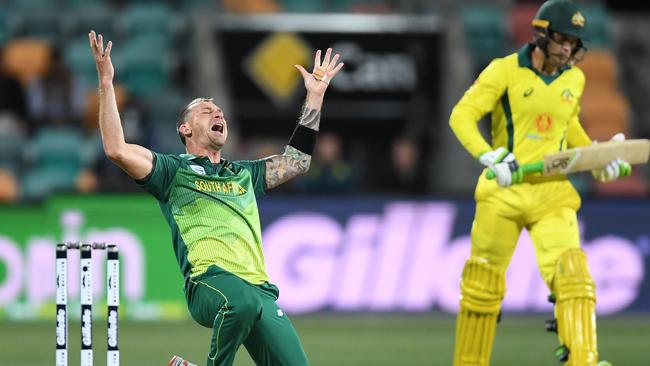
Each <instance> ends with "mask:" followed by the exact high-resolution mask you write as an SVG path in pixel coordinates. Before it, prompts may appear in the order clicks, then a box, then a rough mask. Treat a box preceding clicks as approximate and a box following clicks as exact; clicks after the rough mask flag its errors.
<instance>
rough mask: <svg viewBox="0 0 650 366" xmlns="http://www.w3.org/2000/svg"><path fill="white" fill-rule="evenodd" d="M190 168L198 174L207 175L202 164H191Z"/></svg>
mask: <svg viewBox="0 0 650 366" xmlns="http://www.w3.org/2000/svg"><path fill="white" fill-rule="evenodd" d="M190 169H192V170H194V172H196V173H197V174H203V175H205V169H204V168H203V167H202V166H198V165H190Z"/></svg>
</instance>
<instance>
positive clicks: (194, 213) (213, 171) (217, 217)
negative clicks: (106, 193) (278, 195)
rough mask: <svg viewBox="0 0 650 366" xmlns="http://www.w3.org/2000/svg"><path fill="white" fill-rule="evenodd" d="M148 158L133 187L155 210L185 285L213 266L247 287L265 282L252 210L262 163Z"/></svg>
mask: <svg viewBox="0 0 650 366" xmlns="http://www.w3.org/2000/svg"><path fill="white" fill-rule="evenodd" d="M153 155H154V167H153V170H152V172H151V173H150V175H149V176H148V177H146V178H145V179H143V180H142V181H138V183H139V184H141V185H142V186H143V187H144V188H145V189H146V190H147V191H148V192H149V193H151V194H152V195H153V196H154V197H155V198H156V199H157V200H158V202H159V204H160V209H161V210H162V212H163V214H164V215H165V218H166V219H167V222H168V223H169V226H170V228H171V233H172V240H173V245H174V251H175V253H176V259H177V260H178V264H179V265H180V267H181V272H182V273H183V275H184V276H185V279H186V280H187V279H188V278H189V277H196V276H198V275H201V274H203V273H205V272H206V271H207V269H208V267H209V266H211V265H216V266H218V267H220V268H222V269H224V270H226V271H228V272H231V273H233V274H234V275H236V276H238V277H240V278H242V279H244V280H246V281H248V282H250V283H252V284H261V283H263V282H267V281H268V275H267V274H266V270H265V269H264V255H263V253H262V230H261V227H260V218H259V212H258V210H257V197H259V196H261V195H263V194H264V174H265V171H266V167H265V163H264V161H262V160H251V161H248V160H242V161H234V162H229V161H227V160H224V159H222V160H221V162H220V163H219V164H212V162H210V160H209V159H208V158H207V157H203V156H194V155H189V154H181V155H163V154H158V153H153Z"/></svg>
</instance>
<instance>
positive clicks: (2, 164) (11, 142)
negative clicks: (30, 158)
mask: <svg viewBox="0 0 650 366" xmlns="http://www.w3.org/2000/svg"><path fill="white" fill-rule="evenodd" d="M23 144H24V139H23V138H22V137H21V135H20V134H6V133H0V169H5V170H9V171H12V172H14V173H17V172H18V171H19V170H20V166H21V164H22V159H23V154H22V148H23Z"/></svg>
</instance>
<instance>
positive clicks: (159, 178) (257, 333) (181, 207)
mask: <svg viewBox="0 0 650 366" xmlns="http://www.w3.org/2000/svg"><path fill="white" fill-rule="evenodd" d="M88 38H89V41H90V48H91V50H92V53H93V56H94V58H95V62H96V65H97V72H98V77H99V105H100V109H99V126H100V130H101V135H102V141H103V146H104V152H105V153H106V156H107V157H108V158H109V159H110V160H111V161H112V162H113V163H115V164H116V165H117V166H119V167H120V168H121V169H123V170H124V171H125V172H126V173H127V174H128V175H129V176H131V177H132V178H133V179H134V180H135V181H136V182H137V183H138V184H139V185H141V186H142V187H143V188H144V189H145V190H147V191H148V192H149V193H151V195H153V196H154V197H155V198H156V200H158V202H159V204H160V209H161V211H162V213H163V215H164V217H165V219H166V220H167V222H168V224H169V226H170V228H171V234H172V244H173V249H174V254H175V255H176V259H177V260H178V264H179V266H180V270H181V272H182V274H183V276H184V279H185V298H186V301H187V305H188V308H189V311H190V314H191V315H192V317H193V318H194V320H196V322H198V323H199V324H201V325H203V326H205V327H208V328H212V331H213V333H212V338H211V339H210V351H209V354H208V356H207V361H206V364H207V365H232V363H233V360H234V358H235V354H236V353H237V350H238V349H239V346H240V345H242V344H243V345H244V347H246V349H247V350H248V353H249V354H250V356H251V358H252V359H253V360H254V361H255V363H256V364H257V365H286V366H293V365H295V366H303V365H307V364H308V361H307V356H306V354H305V352H304V350H303V346H302V344H301V342H300V339H299V338H298V335H297V333H296V331H295V329H294V328H293V325H292V324H291V321H290V320H289V318H288V317H287V315H286V314H285V313H283V312H282V310H281V309H280V308H279V307H278V305H277V304H276V300H277V299H278V294H279V291H278V288H277V287H276V286H275V285H273V284H272V283H270V282H269V277H268V275H267V273H266V269H265V265H264V254H263V252H262V233H261V228H260V219H259V213H258V207H257V198H258V197H260V196H261V195H263V194H264V193H265V192H266V191H267V190H269V189H271V188H274V187H277V186H278V185H280V184H282V183H284V182H286V181H288V180H290V179H292V178H294V177H296V176H298V175H300V174H303V173H305V172H306V171H307V170H308V169H309V164H310V161H311V154H312V152H313V150H314V144H315V143H316V136H317V134H318V130H319V125H320V111H321V106H322V104H323V98H324V96H325V91H326V90H327V87H328V85H329V82H330V81H331V80H332V78H334V76H335V75H336V74H337V73H338V72H339V70H341V68H342V67H343V63H342V62H339V55H338V54H336V55H334V56H333V57H332V49H331V48H330V49H328V50H327V52H326V53H325V55H324V57H323V60H322V62H321V51H320V50H318V51H316V55H315V59H314V69H313V72H311V73H310V72H308V71H306V70H305V69H304V68H303V67H302V66H299V65H295V67H296V68H297V69H298V71H299V72H300V73H301V75H302V77H303V80H304V85H305V88H306V90H307V98H306V101H305V105H304V109H303V111H302V114H301V115H300V117H299V120H298V124H297V126H296V128H295V130H294V133H293V135H292V136H291V138H290V139H289V143H288V144H287V146H286V149H285V150H284V153H283V154H281V155H273V156H270V157H267V158H264V159H260V160H252V161H229V160H226V159H225V158H224V157H223V156H222V154H221V150H222V148H223V147H224V145H225V143H226V140H227V137H228V122H227V120H226V118H225V115H224V112H223V111H222V110H221V108H219V107H218V106H217V105H216V104H215V103H213V101H212V99H209V98H197V99H194V100H193V101H191V102H190V103H189V104H187V106H186V107H185V108H184V109H183V111H182V112H181V113H180V117H179V119H178V121H177V127H176V128H177V132H178V135H179V137H180V139H181V141H182V142H183V144H184V145H185V148H186V152H187V153H186V154H180V155H171V154H170V155H164V154H159V153H155V152H152V151H150V150H149V149H146V148H144V147H142V146H139V145H135V144H130V143H127V142H126V141H125V140H124V133H123V130H122V125H121V122H120V116H119V112H118V109H117V104H116V101H115V91H114V88H113V76H114V68H113V64H112V62H111V57H110V54H111V49H112V43H111V42H108V43H107V44H106V48H104V40H103V38H102V35H101V34H100V35H96V34H95V32H94V31H92V32H90V33H89V34H88ZM268 72H273V71H272V70H268ZM169 364H170V365H176V364H188V363H187V361H185V360H182V358H179V357H174V358H173V359H172V360H171V361H170V363H169Z"/></svg>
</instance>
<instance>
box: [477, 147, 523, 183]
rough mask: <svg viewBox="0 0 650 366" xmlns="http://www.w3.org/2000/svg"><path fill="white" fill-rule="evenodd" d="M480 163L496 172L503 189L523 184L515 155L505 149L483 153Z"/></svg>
mask: <svg viewBox="0 0 650 366" xmlns="http://www.w3.org/2000/svg"><path fill="white" fill-rule="evenodd" d="M478 161H479V162H481V164H483V166H486V167H488V168H490V170H492V171H493V172H494V175H495V176H496V180H497V184H498V185H499V186H501V187H509V186H510V185H512V184H517V183H521V181H522V179H523V177H524V174H523V172H522V171H521V168H520V167H519V164H518V163H517V159H515V156H514V154H512V153H511V152H510V151H508V150H507V149H506V148H504V147H499V148H497V149H496V150H492V151H488V152H486V153H483V154H482V155H481V156H479V158H478Z"/></svg>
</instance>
